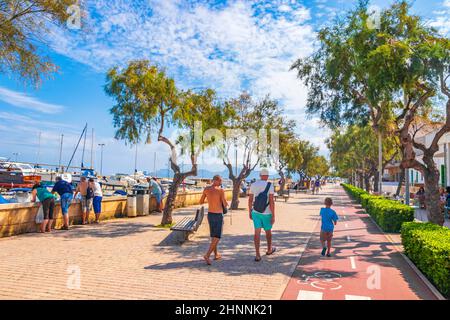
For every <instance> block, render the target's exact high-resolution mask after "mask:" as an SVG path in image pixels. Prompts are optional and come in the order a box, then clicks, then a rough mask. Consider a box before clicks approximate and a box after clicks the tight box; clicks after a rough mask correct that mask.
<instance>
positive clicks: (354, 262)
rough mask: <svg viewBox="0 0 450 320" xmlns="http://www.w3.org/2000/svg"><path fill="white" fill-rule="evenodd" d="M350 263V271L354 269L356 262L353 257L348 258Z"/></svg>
mask: <svg viewBox="0 0 450 320" xmlns="http://www.w3.org/2000/svg"><path fill="white" fill-rule="evenodd" d="M350 263H351V264H352V269H353V270H355V269H356V260H355V257H350Z"/></svg>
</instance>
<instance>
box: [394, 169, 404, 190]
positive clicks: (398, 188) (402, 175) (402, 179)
mask: <svg viewBox="0 0 450 320" xmlns="http://www.w3.org/2000/svg"><path fill="white" fill-rule="evenodd" d="M399 180H400V181H399V182H398V187H397V191H396V192H395V195H396V196H397V197H398V196H399V195H400V193H401V192H402V186H403V181H404V180H405V169H402V170H401V171H400V179H399Z"/></svg>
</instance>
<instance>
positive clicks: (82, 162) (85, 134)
mask: <svg viewBox="0 0 450 320" xmlns="http://www.w3.org/2000/svg"><path fill="white" fill-rule="evenodd" d="M87 126H88V125H87V123H86V128H85V131H84V143H83V153H82V155H81V168H82V169H83V168H84V153H85V151H86V138H87Z"/></svg>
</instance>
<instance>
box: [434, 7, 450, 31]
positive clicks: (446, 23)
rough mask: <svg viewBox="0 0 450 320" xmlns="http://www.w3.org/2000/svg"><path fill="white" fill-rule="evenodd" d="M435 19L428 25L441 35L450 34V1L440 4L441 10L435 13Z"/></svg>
mask: <svg viewBox="0 0 450 320" xmlns="http://www.w3.org/2000/svg"><path fill="white" fill-rule="evenodd" d="M435 15H436V17H435V19H434V20H433V21H431V23H430V25H431V26H432V27H435V28H437V29H438V30H439V31H440V32H441V33H442V34H444V35H448V34H450V18H449V17H450V0H445V1H444V2H443V3H442V9H441V10H440V11H436V12H435Z"/></svg>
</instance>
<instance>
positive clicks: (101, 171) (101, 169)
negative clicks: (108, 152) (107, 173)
mask: <svg viewBox="0 0 450 320" xmlns="http://www.w3.org/2000/svg"><path fill="white" fill-rule="evenodd" d="M98 146H99V147H100V148H101V153H100V175H101V176H102V177H103V147H104V146H105V144H104V143H99V144H98Z"/></svg>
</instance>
